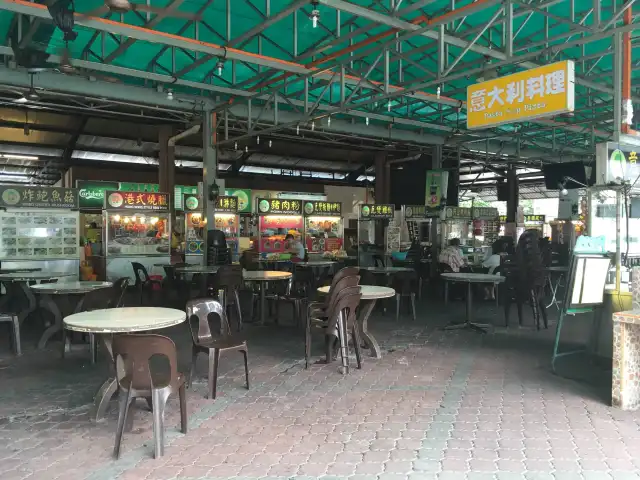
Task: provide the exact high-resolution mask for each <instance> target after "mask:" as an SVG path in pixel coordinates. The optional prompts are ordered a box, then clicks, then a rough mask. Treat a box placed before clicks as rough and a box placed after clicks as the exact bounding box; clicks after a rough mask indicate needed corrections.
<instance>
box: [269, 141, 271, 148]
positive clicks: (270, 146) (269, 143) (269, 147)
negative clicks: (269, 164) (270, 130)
mask: <svg viewBox="0 0 640 480" xmlns="http://www.w3.org/2000/svg"><path fill="white" fill-rule="evenodd" d="M269 148H271V140H269Z"/></svg>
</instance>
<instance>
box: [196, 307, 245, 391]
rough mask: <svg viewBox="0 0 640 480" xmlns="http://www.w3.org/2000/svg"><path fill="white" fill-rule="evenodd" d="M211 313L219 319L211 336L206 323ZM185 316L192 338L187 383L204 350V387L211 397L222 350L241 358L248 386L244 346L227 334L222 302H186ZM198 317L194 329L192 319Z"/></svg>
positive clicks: (240, 341)
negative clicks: (206, 365) (206, 368)
mask: <svg viewBox="0 0 640 480" xmlns="http://www.w3.org/2000/svg"><path fill="white" fill-rule="evenodd" d="M212 313H213V314H215V315H217V316H218V318H219V319H220V333H219V334H218V335H214V334H213V333H212V331H211V326H210V324H209V315H211V314H212ZM187 319H188V321H189V327H190V329H191V338H192V339H193V346H192V354H191V373H190V374H189V386H191V383H192V382H193V377H194V375H195V373H196V360H197V359H198V354H199V353H206V354H207V355H208V356H209V374H208V380H209V384H208V390H209V399H215V398H216V393H217V387H218V365H219V363H220V354H221V353H222V352H226V351H238V352H241V353H242V355H243V357H244V372H245V379H246V382H247V390H248V389H249V365H248V359H247V355H248V347H247V342H246V341H245V340H244V339H240V338H234V337H232V336H231V328H230V327H229V322H228V320H227V315H226V314H225V312H224V308H223V307H222V304H221V303H220V302H218V301H217V300H212V299H209V298H200V299H196V300H191V301H190V302H188V303H187ZM194 319H197V320H198V326H197V328H194V325H193V320H194Z"/></svg>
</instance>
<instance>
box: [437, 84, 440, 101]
mask: <svg viewBox="0 0 640 480" xmlns="http://www.w3.org/2000/svg"><path fill="white" fill-rule="evenodd" d="M436 98H438V100H440V85H438V88H437V89H436Z"/></svg>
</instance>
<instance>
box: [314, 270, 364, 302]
mask: <svg viewBox="0 0 640 480" xmlns="http://www.w3.org/2000/svg"><path fill="white" fill-rule="evenodd" d="M359 272H360V269H359V268H358V267H345V268H342V269H340V270H339V271H338V273H336V274H335V275H334V276H333V279H332V280H331V285H330V286H329V293H328V294H327V295H325V298H324V300H323V301H321V302H311V303H309V305H308V308H309V309H310V310H320V311H323V310H325V309H326V308H327V307H328V306H329V302H330V300H331V295H333V294H334V293H335V292H334V290H335V289H336V287H337V285H338V283H340V281H341V280H342V279H343V278H347V277H358V281H359V280H360V277H359ZM356 285H358V282H356Z"/></svg>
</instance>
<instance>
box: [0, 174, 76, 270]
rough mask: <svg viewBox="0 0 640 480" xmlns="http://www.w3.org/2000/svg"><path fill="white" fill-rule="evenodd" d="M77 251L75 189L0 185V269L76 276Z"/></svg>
mask: <svg viewBox="0 0 640 480" xmlns="http://www.w3.org/2000/svg"><path fill="white" fill-rule="evenodd" d="M80 250H81V248H80V214H79V212H78V190H77V189H75V188H58V187H39V186H18V185H0V262H2V268H6V269H12V268H40V269H42V271H43V272H45V273H46V272H61V273H73V274H76V275H77V274H78V272H79V269H80Z"/></svg>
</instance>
